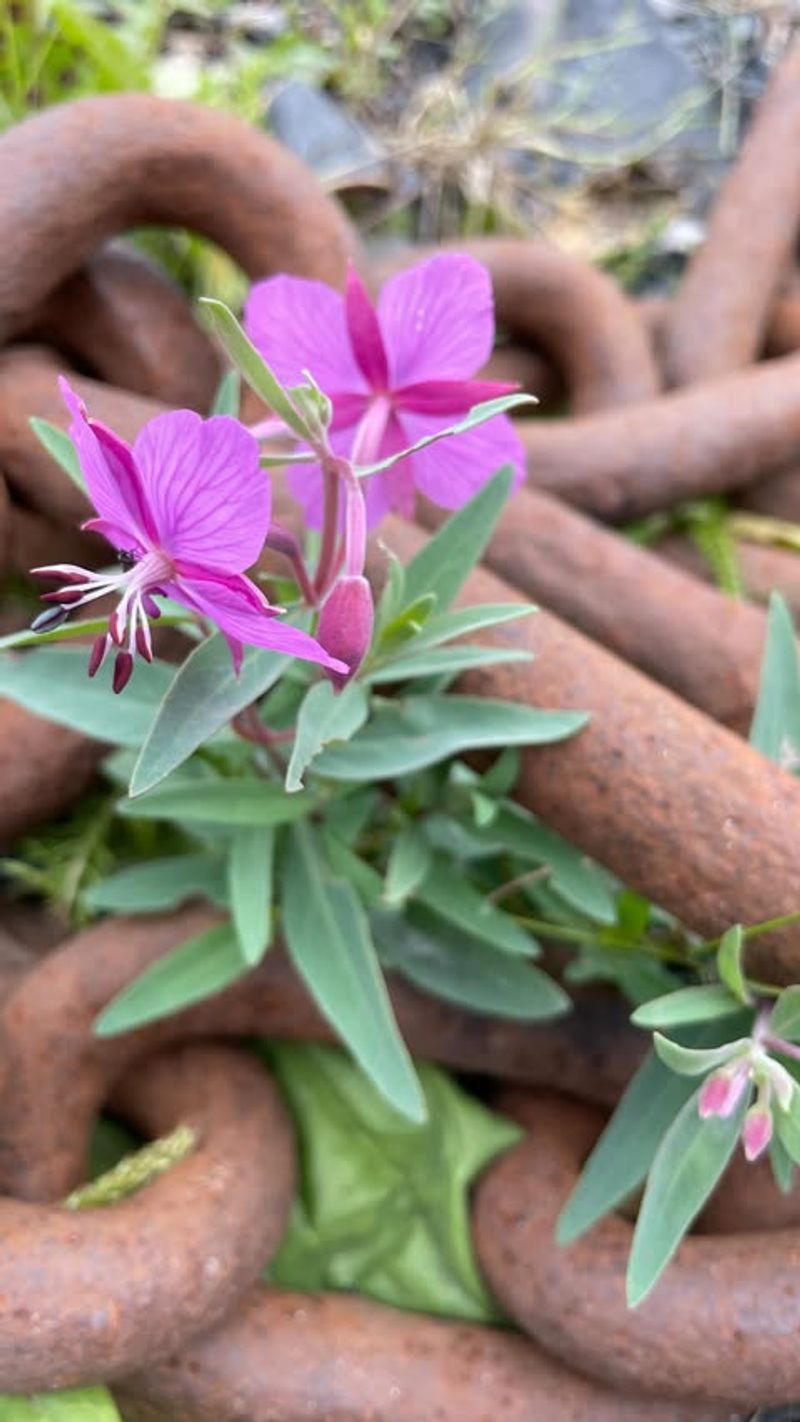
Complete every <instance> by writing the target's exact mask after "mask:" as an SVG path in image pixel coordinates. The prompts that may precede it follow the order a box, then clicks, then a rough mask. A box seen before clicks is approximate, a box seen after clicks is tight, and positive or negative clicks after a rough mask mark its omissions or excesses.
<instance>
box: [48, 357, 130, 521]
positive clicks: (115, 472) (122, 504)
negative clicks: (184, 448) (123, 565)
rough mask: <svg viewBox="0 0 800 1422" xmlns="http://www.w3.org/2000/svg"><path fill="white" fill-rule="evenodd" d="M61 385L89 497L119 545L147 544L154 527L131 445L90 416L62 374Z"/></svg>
mask: <svg viewBox="0 0 800 1422" xmlns="http://www.w3.org/2000/svg"><path fill="white" fill-rule="evenodd" d="M58 386H59V390H60V391H61V397H62V399H63V401H64V404H65V405H66V407H67V409H68V410H69V412H70V415H71V416H72V422H71V424H70V428H69V433H70V437H71V439H72V441H73V444H74V445H75V449H76V451H77V455H78V460H79V462H80V466H81V469H82V471H83V476H84V478H85V480H86V487H87V489H88V491H89V497H90V499H91V501H92V503H93V504H94V506H95V508H96V510H97V512H98V514H99V515H100V517H101V518H102V519H103V520H105V522H106V523H107V524H108V525H109V528H110V529H113V530H114V535H115V537H114V543H115V546H116V547H122V548H128V547H134V546H137V547H140V548H143V547H145V546H146V545H147V543H148V542H149V541H150V539H151V537H152V533H153V529H152V525H151V523H150V520H149V518H148V513H147V506H146V502H145V499H144V494H143V490H142V486H141V482H140V479H139V476H138V473H137V470H136V466H135V464H134V461H133V455H132V453H131V450H130V446H129V445H127V444H126V443H125V441H124V440H121V439H120V438H119V437H118V436H117V435H115V434H114V433H113V431H112V430H109V429H106V427H105V425H101V424H99V423H98V422H97V421H96V420H90V419H89V418H88V415H87V413H86V406H85V405H84V403H83V401H82V400H81V399H80V397H79V396H78V395H77V394H76V392H75V391H74V390H73V389H72V387H71V385H70V384H69V381H68V380H65V379H64V377H63V376H59V379H58ZM99 531H102V530H99ZM104 536H105V535H104Z"/></svg>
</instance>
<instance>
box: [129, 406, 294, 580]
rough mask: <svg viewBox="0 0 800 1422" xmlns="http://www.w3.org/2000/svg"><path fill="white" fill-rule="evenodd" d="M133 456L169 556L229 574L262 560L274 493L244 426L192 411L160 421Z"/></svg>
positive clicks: (151, 426)
mask: <svg viewBox="0 0 800 1422" xmlns="http://www.w3.org/2000/svg"><path fill="white" fill-rule="evenodd" d="M133 452H134V457H135V459H136V464H137V467H138V469H139V471H140V474H141V479H142V484H143V487H144V490H145V493H146V496H147V500H148V503H149V506H150V509H151V512H152V516H153V520H154V522H155V524H156V527H157V529H158V538H159V545H160V546H161V547H162V548H163V549H164V550H165V551H167V552H169V553H170V554H171V555H172V556H173V557H175V558H180V559H186V560H188V561H190V562H195V563H202V564H204V565H205V566H206V567H208V568H216V569H223V570H225V571H229V572H231V571H232V572H239V571H241V570H242V569H244V568H247V567H249V566H250V564H251V563H254V562H255V560H256V558H257V557H258V555H259V553H260V552H261V549H262V548H263V546H264V539H265V538H266V536H267V530H268V527H269V516H270V506H271V490H270V484H269V480H268V478H267V476H266V475H265V473H264V471H263V470H262V469H261V467H260V465H259V462H258V460H259V454H258V444H257V442H256V440H255V439H254V438H253V436H252V435H251V434H250V433H249V432H248V431H247V430H246V429H244V428H243V426H242V425H240V424H239V422H238V420H234V419H231V417H230V416H229V415H215V416H214V417H213V418H212V419H210V420H203V419H201V417H200V416H199V415H196V414H195V413H194V412H193V411H192V410H174V411H171V412H170V413H168V414H165V415H157V416H156V418H155V419H154V420H149V421H148V423H147V424H146V425H145V426H144V428H143V429H142V430H141V431H140V433H139V435H138V436H137V439H136V443H135V445H134V450H133Z"/></svg>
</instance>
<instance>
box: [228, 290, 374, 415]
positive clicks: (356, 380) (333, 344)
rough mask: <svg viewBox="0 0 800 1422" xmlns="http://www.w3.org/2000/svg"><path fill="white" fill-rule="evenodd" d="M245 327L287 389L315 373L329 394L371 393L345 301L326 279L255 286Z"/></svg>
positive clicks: (250, 297)
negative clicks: (351, 333)
mask: <svg viewBox="0 0 800 1422" xmlns="http://www.w3.org/2000/svg"><path fill="white" fill-rule="evenodd" d="M244 324H245V329H246V331H247V334H248V336H249V337H250V340H251V341H252V342H253V345H254V346H256V348H257V349H258V350H259V351H260V352H261V354H262V355H263V357H264V359H265V360H266V362H267V364H268V365H270V366H271V367H272V369H273V370H274V372H275V374H276V376H277V377H278V380H280V381H281V383H282V384H283V385H299V383H300V382H301V381H302V379H303V371H304V370H310V372H311V374H312V375H313V377H314V379H315V380H316V382H317V384H318V385H319V386H320V388H321V389H322V390H324V391H325V394H326V395H331V394H332V393H333V392H334V391H335V390H342V391H345V390H347V391H352V392H354V393H356V394H364V395H366V394H367V393H368V391H369V387H368V385H367V382H366V380H365V379H364V376H363V374H362V371H361V367H360V366H359V364H358V362H357V361H356V358H355V356H354V354H353V349H352V346H351V344H350V337H349V335H348V331H347V322H346V320H345V310H344V300H343V298H342V297H341V296H340V295H339V293H338V291H334V290H333V288H332V287H330V286H326V285H325V283H324V282H321V281H306V280H305V279H304V278H303V277H293V276H274V277H268V278H267V280H266V281H259V282H257V283H256V285H255V286H254V287H253V288H252V290H251V292H250V295H249V296H248V298H247V302H246V305H245V319H244Z"/></svg>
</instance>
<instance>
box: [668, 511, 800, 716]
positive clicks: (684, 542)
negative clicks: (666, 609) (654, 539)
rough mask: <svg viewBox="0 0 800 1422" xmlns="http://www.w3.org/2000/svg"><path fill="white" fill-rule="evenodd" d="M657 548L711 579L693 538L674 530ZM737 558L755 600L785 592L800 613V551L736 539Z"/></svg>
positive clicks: (705, 562)
mask: <svg viewBox="0 0 800 1422" xmlns="http://www.w3.org/2000/svg"><path fill="white" fill-rule="evenodd" d="M798 512H800V510H798ZM654 552H655V553H657V554H658V556H659V558H666V559H667V560H668V562H670V563H673V564H675V565H676V566H677V567H679V568H684V569H685V570H686V571H687V572H689V573H692V574H693V576H694V577H696V578H702V579H704V580H705V581H706V582H709V581H711V579H712V574H711V569H710V567H709V563H708V560H707V559H706V558H705V557H704V556H703V554H702V553H701V551H700V549H699V548H698V546H697V544H696V543H694V542H693V541H692V539H691V538H687V537H684V536H683V535H681V534H671V535H670V536H669V538H664V539H662V540H661V541H660V542H659V543H657V544H656V545H655V546H654ZM736 559H737V562H738V565H739V569H740V571H741V575H742V581H743V583H744V586H745V589H746V591H747V595H748V597H752V598H754V599H755V601H756V602H767V601H768V599H769V595H770V593H771V592H773V591H777V592H780V593H782V594H783V596H784V597H785V598H786V601H787V602H788V603H789V606H790V607H791V608H792V610H793V612H795V613H797V614H800V554H798V553H795V552H793V551H792V550H791V549H789V548H777V547H769V546H766V545H764V544H761V543H744V542H741V541H740V540H738V539H737V541H736ZM692 617H694V603H693V604H692ZM690 699H691V698H690Z"/></svg>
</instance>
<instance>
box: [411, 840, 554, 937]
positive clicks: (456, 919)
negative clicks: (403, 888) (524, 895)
mask: <svg viewBox="0 0 800 1422" xmlns="http://www.w3.org/2000/svg"><path fill="white" fill-rule="evenodd" d="M416 897H417V898H418V899H419V901H420V902H421V903H423V904H425V906H426V907H427V908H429V909H432V910H433V911H434V913H436V914H437V915H438V916H439V917H440V918H443V919H445V920H446V921H447V922H448V923H451V924H452V925H453V927H454V928H457V929H458V930H459V931H460V932H461V933H466V934H469V936H470V937H473V938H480V939H482V940H483V941H484V943H488V944H489V946H490V947H491V948H494V949H496V950H497V951H499V952H501V953H511V954H512V955H514V956H516V957H521V958H532V957H535V956H536V955H538V953H539V944H538V943H537V941H536V939H535V938H534V937H533V936H532V935H531V934H530V933H528V932H527V930H526V929H525V928H523V927H522V925H521V924H519V923H517V922H516V921H515V920H514V919H513V918H512V917H511V915H510V914H508V913H504V911H503V910H502V909H500V908H497V907H496V905H495V904H493V903H492V902H491V900H490V899H488V898H487V897H486V896H485V894H482V893H481V892H480V890H479V889H476V888H475V886H474V885H473V884H471V883H470V882H469V880H468V879H465V878H464V876H463V875H462V874H460V873H459V872H458V870H457V869H455V868H454V867H453V866H452V865H451V864H449V863H448V861H447V860H446V859H445V858H442V857H439V858H437V860H436V867H435V870H434V872H433V873H432V874H429V875H428V876H427V878H426V879H425V880H424V881H423V882H422V884H420V886H419V888H418V889H417V891H416Z"/></svg>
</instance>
